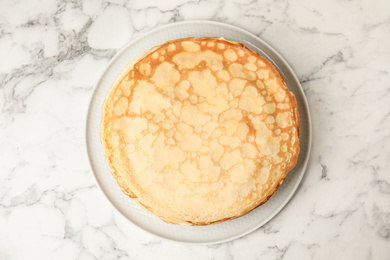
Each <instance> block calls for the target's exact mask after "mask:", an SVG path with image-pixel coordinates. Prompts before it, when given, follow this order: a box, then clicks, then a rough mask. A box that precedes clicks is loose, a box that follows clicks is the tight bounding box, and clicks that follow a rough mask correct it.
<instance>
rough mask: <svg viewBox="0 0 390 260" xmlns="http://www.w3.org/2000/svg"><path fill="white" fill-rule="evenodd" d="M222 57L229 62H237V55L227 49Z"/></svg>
mask: <svg viewBox="0 0 390 260" xmlns="http://www.w3.org/2000/svg"><path fill="white" fill-rule="evenodd" d="M224 56H225V58H226V59H227V60H229V61H236V60H237V54H236V52H235V51H233V50H231V49H228V50H226V51H225V52H224Z"/></svg>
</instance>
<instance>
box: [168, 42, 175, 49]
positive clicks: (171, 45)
mask: <svg viewBox="0 0 390 260" xmlns="http://www.w3.org/2000/svg"><path fill="white" fill-rule="evenodd" d="M174 50H176V46H175V45H174V44H172V43H171V44H169V45H168V51H174Z"/></svg>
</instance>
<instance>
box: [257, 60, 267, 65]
mask: <svg viewBox="0 0 390 260" xmlns="http://www.w3.org/2000/svg"><path fill="white" fill-rule="evenodd" d="M257 64H258V65H259V66H260V67H265V66H266V65H265V63H264V62H263V61H261V60H258V61H257Z"/></svg>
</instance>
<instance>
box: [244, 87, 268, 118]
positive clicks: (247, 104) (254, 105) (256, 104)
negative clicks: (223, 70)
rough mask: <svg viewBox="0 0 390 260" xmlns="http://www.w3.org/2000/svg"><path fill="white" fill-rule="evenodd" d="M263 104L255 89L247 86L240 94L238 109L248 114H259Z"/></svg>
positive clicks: (262, 99)
mask: <svg viewBox="0 0 390 260" xmlns="http://www.w3.org/2000/svg"><path fill="white" fill-rule="evenodd" d="M264 103H265V101H264V98H263V97H262V96H259V95H258V93H257V90H256V88H255V87H253V86H248V87H246V88H245V90H244V92H243V93H242V94H241V98H240V103H239V108H240V109H243V110H245V111H248V112H253V113H255V114H259V113H260V112H261V111H262V106H263V104H264Z"/></svg>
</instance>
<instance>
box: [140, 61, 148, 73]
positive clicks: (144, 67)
mask: <svg viewBox="0 0 390 260" xmlns="http://www.w3.org/2000/svg"><path fill="white" fill-rule="evenodd" d="M139 71H140V72H141V73H142V74H144V75H146V76H147V75H149V74H150V65H149V64H148V63H141V65H139Z"/></svg>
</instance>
